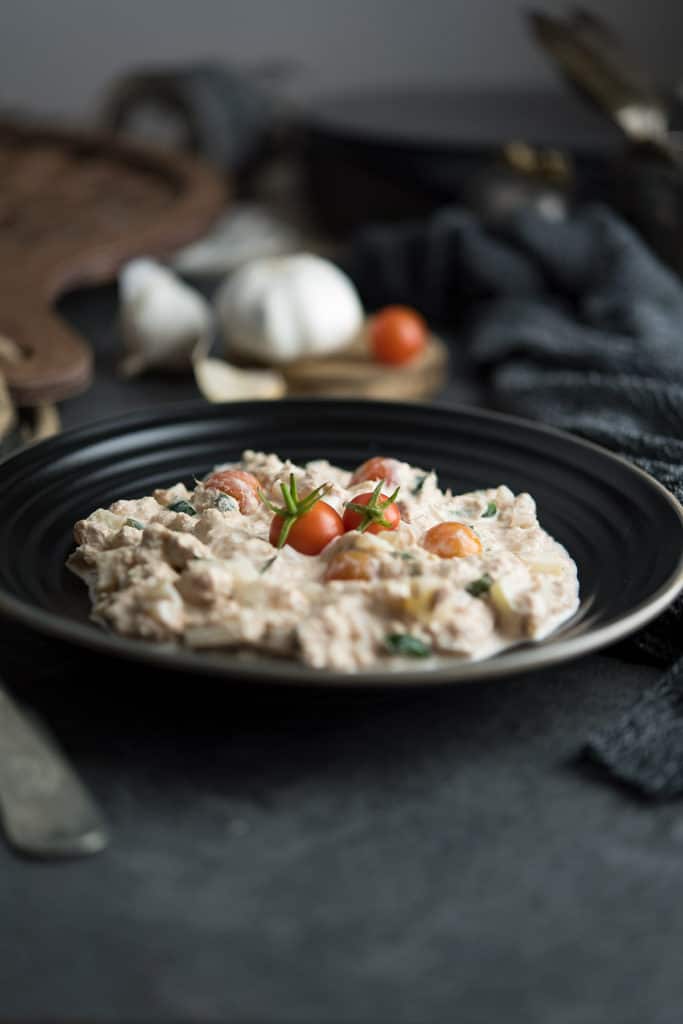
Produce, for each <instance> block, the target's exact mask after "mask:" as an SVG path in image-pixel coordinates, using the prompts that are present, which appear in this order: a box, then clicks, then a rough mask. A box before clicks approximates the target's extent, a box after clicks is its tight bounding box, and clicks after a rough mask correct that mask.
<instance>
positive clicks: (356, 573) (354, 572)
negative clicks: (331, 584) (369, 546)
mask: <svg viewBox="0 0 683 1024" xmlns="http://www.w3.org/2000/svg"><path fill="white" fill-rule="evenodd" d="M376 573H377V565H376V562H375V559H374V558H373V557H372V556H371V555H370V554H368V552H367V551H340V552H339V553H338V554H336V555H334V557H333V558H331V559H330V564H329V565H328V567H327V571H326V572H325V580H326V581H329V580H371V579H373V578H374V576H375V575H376Z"/></svg>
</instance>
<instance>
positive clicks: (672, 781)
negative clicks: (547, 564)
mask: <svg viewBox="0 0 683 1024" xmlns="http://www.w3.org/2000/svg"><path fill="white" fill-rule="evenodd" d="M347 269H348V270H349V272H350V273H351V275H352V276H353V278H354V280H355V281H356V283H357V285H358V287H359V289H360V291H361V293H362V296H363V299H364V301H365V303H366V305H367V306H368V307H369V308H371V309H373V308H377V307H378V306H382V305H385V304H387V303H393V302H401V303H407V304H410V305H413V306H416V307H417V308H419V309H421V310H422V312H423V313H424V314H425V315H426V316H427V317H428V319H429V320H430V322H432V323H433V324H435V325H437V326H439V327H440V328H441V329H442V330H444V331H446V332H448V334H449V336H450V337H451V339H452V342H453V344H456V345H461V346H463V347H464V349H465V351H466V355H467V357H468V359H470V360H472V361H473V363H474V365H475V366H476V367H477V368H478V370H479V372H480V373H481V375H482V377H483V378H484V379H485V380H486V381H487V384H488V387H489V389H490V397H491V401H492V403H493V404H495V405H496V406H497V407H499V408H503V409H505V410H507V411H510V412H515V413H517V414H519V415H522V416H527V417H531V418H536V419H539V420H542V421H543V422H545V423H551V424H554V425H556V426H559V427H562V428H564V429H566V430H570V431H573V432H574V433H577V434H581V435H582V436H584V437H587V438H589V439H590V440H593V441H596V442H597V443H599V444H602V445H604V446H605V447H608V448H611V449H612V450H614V451H616V452H618V453H620V454H622V455H624V456H626V457H627V458H629V459H631V460H632V461H633V462H634V463H636V464H637V465H639V466H641V467H642V468H643V469H645V470H646V471H647V472H648V473H651V474H652V475H653V476H654V477H656V478H657V479H658V480H659V481H661V483H663V484H664V485H665V486H666V487H668V488H669V490H670V491H672V493H673V494H675V495H676V497H677V498H678V500H679V501H683V285H681V282H680V281H679V280H678V278H677V277H675V276H674V275H673V274H672V273H671V272H670V271H669V270H668V269H666V268H665V267H664V266H663V265H662V264H660V263H659V262H658V260H657V259H656V258H655V257H654V256H653V255H652V253H651V252H650V251H649V250H648V249H647V247H646V246H645V245H644V244H643V242H642V241H641V240H640V239H639V238H638V237H637V236H636V235H635V234H634V232H633V231H632V230H631V229H630V228H629V227H627V226H626V225H625V224H624V223H623V222H622V221H620V220H619V219H618V218H617V217H616V216H615V215H614V214H613V213H611V212H610V211H609V210H607V209H605V208H603V207H599V206H591V207H586V208H584V209H582V210H579V211H577V212H576V213H575V214H574V215H572V216H571V217H570V218H568V219H567V220H563V221H549V220H546V219H544V218H543V217H542V216H540V215H539V214H538V213H536V212H532V211H523V212H521V213H518V214H517V215H516V216H514V217H513V218H511V219H510V220H509V221H508V222H507V223H506V224H505V225H503V226H501V225H497V226H496V227H495V228H493V227H487V226H485V225H483V224H482V223H481V222H480V221H479V220H478V219H477V218H476V217H475V216H474V215H472V214H471V213H469V212H467V211H464V210H461V209H453V208H447V209H444V210H441V211H439V212H438V213H437V214H436V215H435V216H434V217H433V218H432V219H431V220H429V221H428V222H420V223H417V222H416V223H409V224H402V225H393V226H377V227H371V228H367V229H365V230H364V231H363V232H362V233H361V234H360V235H359V236H358V237H357V238H356V239H355V241H354V243H353V245H352V247H351V251H350V255H349V259H348V263H347ZM615 654H619V655H621V656H624V655H626V656H630V657H634V656H635V657H638V658H642V659H644V660H648V661H653V662H656V663H659V664H662V665H667V666H669V670H668V671H667V672H666V674H665V675H664V676H663V678H662V679H661V680H660V681H659V683H658V684H657V686H656V687H655V688H654V689H652V690H649V691H648V692H646V693H645V694H643V696H642V697H641V698H640V699H639V700H638V701H637V703H636V704H635V705H634V707H633V708H632V709H630V711H628V712H627V713H626V714H625V715H623V716H622V717H621V718H619V719H618V720H617V721H616V722H614V723H613V725H612V726H611V727H609V728H608V729H604V730H603V731H601V732H599V733H596V734H594V735H592V736H590V737H588V739H587V743H586V748H585V754H586V755H587V756H588V757H590V758H592V759H593V760H595V761H597V762H599V763H600V764H602V765H603V766H604V767H605V768H606V769H608V771H609V772H611V773H612V775H613V776H614V777H615V778H616V779H618V780H620V781H621V782H625V783H628V784H629V785H632V786H635V787H636V788H637V789H638V790H640V792H641V793H643V794H645V795H647V796H648V797H652V798H665V797H672V796H678V795H680V794H681V793H683V598H679V599H678V600H677V601H676V602H675V603H674V604H673V605H672V606H671V607H670V608H669V609H668V610H667V611H666V612H665V613H664V614H663V615H661V616H660V617H659V618H658V619H657V620H656V621H655V622H654V623H653V624H652V625H651V626H650V627H649V628H648V629H647V630H645V631H643V632H641V633H639V634H638V635H637V636H636V637H635V638H634V639H633V640H632V641H630V642H629V643H628V644H622V645H620V646H619V648H617V649H616V650H615Z"/></svg>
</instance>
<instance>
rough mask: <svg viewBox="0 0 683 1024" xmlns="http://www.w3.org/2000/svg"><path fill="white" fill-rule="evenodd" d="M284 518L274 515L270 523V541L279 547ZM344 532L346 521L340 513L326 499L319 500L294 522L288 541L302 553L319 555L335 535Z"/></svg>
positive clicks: (338, 535) (337, 535)
mask: <svg viewBox="0 0 683 1024" xmlns="http://www.w3.org/2000/svg"><path fill="white" fill-rule="evenodd" d="M283 522H284V519H283V517H282V516H280V515H276V516H274V517H273V521H272V523H271V524H270V543H271V544H272V545H273V546H274V547H277V545H278V541H279V539H280V531H281V530H282V524H283ZM343 533H344V523H343V522H342V518H341V516H340V515H339V513H338V512H337V511H336V510H335V509H333V508H332V506H331V505H328V504H327V502H325V501H317V502H316V503H315V505H314V506H313V508H311V509H309V511H308V512H304V514H303V515H302V516H300V517H299V518H298V519H297V520H296V522H295V523H293V525H292V527H291V529H290V531H289V535H288V537H287V541H286V543H287V544H289V545H290V546H291V547H293V548H294V549H295V550H296V551H300V552H301V554H302V555H319V554H320V552H321V551H322V549H323V548H324V547H326V546H327V545H328V544H329V543H330V541H331V540H334V538H335V537H341V535H342V534H343Z"/></svg>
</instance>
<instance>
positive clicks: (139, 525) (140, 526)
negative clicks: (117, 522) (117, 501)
mask: <svg viewBox="0 0 683 1024" xmlns="http://www.w3.org/2000/svg"><path fill="white" fill-rule="evenodd" d="M126 526H132V527H133V529H134V530H144V528H145V527H144V526H143V524H142V523H141V522H140V520H139V519H126Z"/></svg>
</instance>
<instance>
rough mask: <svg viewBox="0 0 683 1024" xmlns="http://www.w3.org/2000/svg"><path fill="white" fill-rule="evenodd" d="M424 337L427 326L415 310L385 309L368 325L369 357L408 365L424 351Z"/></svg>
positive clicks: (379, 360)
mask: <svg viewBox="0 0 683 1024" xmlns="http://www.w3.org/2000/svg"><path fill="white" fill-rule="evenodd" d="M427 335H428V331H427V324H426V323H425V321H424V318H423V317H422V316H420V314H419V313H418V312H417V311H416V310H414V309H411V308H410V307H409V306H386V308H385V309H382V310H380V311H379V313H377V315H376V316H375V317H374V318H373V320H372V323H371V326H370V348H371V350H372V355H373V357H374V358H375V359H376V360H377V362H378V363H389V364H391V365H393V366H400V365H402V364H403V363H409V362H411V361H412V360H413V359H416V358H417V356H419V355H420V353H421V352H422V351H424V348H425V346H426V344H427Z"/></svg>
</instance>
